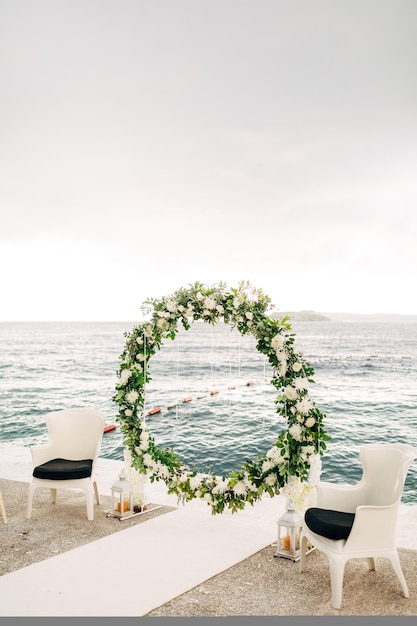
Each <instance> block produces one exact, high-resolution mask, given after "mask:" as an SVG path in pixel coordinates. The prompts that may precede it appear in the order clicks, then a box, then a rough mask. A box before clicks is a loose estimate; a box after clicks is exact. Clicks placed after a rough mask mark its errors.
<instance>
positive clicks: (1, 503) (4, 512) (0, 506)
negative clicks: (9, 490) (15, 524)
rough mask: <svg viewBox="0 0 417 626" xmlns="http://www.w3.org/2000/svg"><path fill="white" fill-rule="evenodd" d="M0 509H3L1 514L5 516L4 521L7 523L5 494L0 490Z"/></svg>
mask: <svg viewBox="0 0 417 626" xmlns="http://www.w3.org/2000/svg"><path fill="white" fill-rule="evenodd" d="M0 509H1V516H2V518H3V522H4V523H5V524H7V515H6V508H5V506H4V502H3V495H2V493H1V491H0Z"/></svg>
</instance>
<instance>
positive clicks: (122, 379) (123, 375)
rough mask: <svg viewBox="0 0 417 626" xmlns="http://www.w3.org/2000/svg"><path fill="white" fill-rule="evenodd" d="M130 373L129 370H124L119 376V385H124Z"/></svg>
mask: <svg viewBox="0 0 417 626" xmlns="http://www.w3.org/2000/svg"><path fill="white" fill-rule="evenodd" d="M131 375H132V372H131V371H130V370H127V369H124V370H122V372H121V374H120V384H121V385H125V384H126V383H127V381H128V380H129V378H130V377H131Z"/></svg>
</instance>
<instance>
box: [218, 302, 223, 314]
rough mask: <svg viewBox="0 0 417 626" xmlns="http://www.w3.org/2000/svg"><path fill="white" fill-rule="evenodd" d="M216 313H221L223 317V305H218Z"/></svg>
mask: <svg viewBox="0 0 417 626" xmlns="http://www.w3.org/2000/svg"><path fill="white" fill-rule="evenodd" d="M216 311H217V312H218V313H220V314H221V315H223V313H224V307H222V305H221V304H218V305H217V306H216Z"/></svg>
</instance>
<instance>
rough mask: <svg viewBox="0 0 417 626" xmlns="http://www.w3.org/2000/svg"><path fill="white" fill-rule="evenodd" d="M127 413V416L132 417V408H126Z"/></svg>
mask: <svg viewBox="0 0 417 626" xmlns="http://www.w3.org/2000/svg"><path fill="white" fill-rule="evenodd" d="M125 415H126V416H127V417H132V415H133V412H132V411H131V410H130V409H126V410H125Z"/></svg>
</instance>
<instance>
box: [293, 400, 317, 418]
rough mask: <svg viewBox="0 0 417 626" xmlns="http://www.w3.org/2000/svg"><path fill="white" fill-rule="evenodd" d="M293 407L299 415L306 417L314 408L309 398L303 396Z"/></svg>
mask: <svg viewBox="0 0 417 626" xmlns="http://www.w3.org/2000/svg"><path fill="white" fill-rule="evenodd" d="M295 407H296V409H297V411H298V412H299V413H302V414H303V415H306V414H307V413H308V412H309V411H311V409H313V408H314V402H313V401H312V400H311V399H310V398H307V397H306V396H304V398H303V399H302V400H299V401H298V402H297V403H296V405H295Z"/></svg>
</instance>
